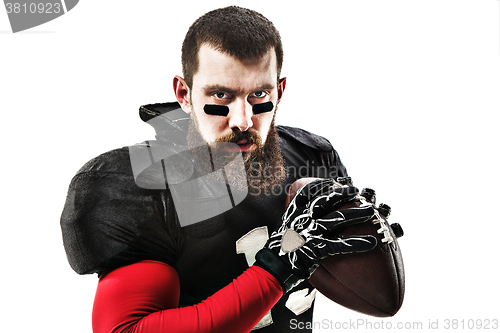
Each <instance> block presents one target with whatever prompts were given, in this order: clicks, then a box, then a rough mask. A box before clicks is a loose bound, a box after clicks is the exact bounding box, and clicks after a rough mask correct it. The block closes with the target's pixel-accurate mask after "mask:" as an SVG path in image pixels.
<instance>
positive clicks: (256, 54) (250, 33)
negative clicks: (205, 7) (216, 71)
mask: <svg viewBox="0 0 500 333" xmlns="http://www.w3.org/2000/svg"><path fill="white" fill-rule="evenodd" d="M202 44H208V45H210V46H212V47H213V48H215V49H216V50H218V51H220V52H223V53H227V54H229V55H231V56H233V57H236V58H237V59H239V60H242V61H243V60H252V59H259V58H261V57H262V56H264V55H265V54H266V53H267V52H268V50H269V49H270V48H274V50H275V52H276V61H277V72H278V79H279V76H280V73H281V66H282V64H283V46H282V44H281V37H280V34H279V32H278V30H277V29H276V28H275V26H274V24H273V23H272V22H271V21H269V20H268V19H267V18H265V17H264V16H263V15H262V14H260V13H257V12H256V11H253V10H250V9H246V8H241V7H237V6H230V7H225V8H220V9H216V10H213V11H210V12H208V13H206V14H205V15H203V16H201V17H200V18H198V19H197V20H196V21H195V22H194V23H193V24H192V25H191V27H190V28H189V30H188V32H187V34H186V37H185V38H184V42H183V44H182V72H183V75H184V80H185V81H186V84H187V85H188V87H189V88H190V89H191V88H192V87H193V76H194V75H195V74H196V72H197V71H198V66H199V59H198V51H199V50H200V47H201V45H202Z"/></svg>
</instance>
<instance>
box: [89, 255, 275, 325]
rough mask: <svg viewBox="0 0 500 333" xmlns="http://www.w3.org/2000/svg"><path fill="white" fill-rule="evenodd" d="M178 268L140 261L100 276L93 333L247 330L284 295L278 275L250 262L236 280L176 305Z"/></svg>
mask: <svg viewBox="0 0 500 333" xmlns="http://www.w3.org/2000/svg"><path fill="white" fill-rule="evenodd" d="M179 293H180V286H179V278H178V275H177V272H176V270H175V269H174V268H173V267H172V266H169V265H167V264H165V263H161V262H158V261H141V262H138V263H136V264H132V265H129V266H124V267H121V268H118V269H116V270H114V271H111V272H109V273H107V274H104V275H102V276H101V278H100V279H99V284H98V286H97V291H96V296H95V300H94V309H93V313H92V326H93V331H94V333H110V332H117V333H125V332H127V333H131V332H134V333H161V332H189V333H192V332H249V331H250V330H251V329H252V328H253V327H254V326H255V325H256V324H257V323H258V322H259V320H260V319H261V318H262V317H264V315H265V314H266V313H267V312H268V311H269V310H270V309H271V308H272V307H273V305H274V304H275V303H276V302H277V301H278V300H279V299H280V297H281V296H282V295H283V290H282V288H281V286H280V284H279V283H278V282H277V281H276V279H275V278H274V277H273V276H272V275H271V274H270V273H268V272H267V271H266V270H264V269H262V268H260V267H256V266H252V267H250V268H248V269H247V270H246V271H245V272H244V273H243V274H241V275H240V276H239V277H238V278H236V279H235V280H233V282H232V283H230V284H229V285H227V286H226V287H224V288H223V289H221V290H219V291H218V292H216V293H215V294H213V295H212V296H211V297H209V298H207V299H206V300H204V301H203V302H201V303H199V304H195V305H193V306H189V307H184V308H178V302H179Z"/></svg>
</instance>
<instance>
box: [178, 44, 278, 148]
mask: <svg viewBox="0 0 500 333" xmlns="http://www.w3.org/2000/svg"><path fill="white" fill-rule="evenodd" d="M198 57H199V67H198V72H197V73H196V74H195V75H194V77H193V87H192V89H191V90H190V91H189V93H188V103H184V104H182V103H181V105H182V108H183V110H184V111H185V112H187V113H189V114H192V113H194V116H195V119H196V120H197V123H198V130H199V131H200V133H201V135H202V137H203V139H204V140H205V141H206V142H215V141H219V140H220V139H221V138H225V137H227V136H228V135H230V134H232V133H234V132H245V131H248V132H252V133H254V134H258V135H259V136H260V138H261V139H262V143H265V142H266V139H267V135H268V133H269V129H270V126H271V123H272V120H273V116H274V113H275V110H276V106H277V105H278V103H279V100H280V98H281V94H282V93H283V90H284V86H285V79H282V80H280V84H278V82H277V68H276V54H275V52H274V49H270V50H269V51H268V52H267V53H266V54H265V55H264V56H263V57H262V58H260V59H257V60H249V61H244V62H242V61H240V60H238V59H236V58H234V57H232V56H230V55H227V54H225V53H222V52H219V51H217V50H215V49H213V48H211V47H210V46H208V45H205V44H204V45H202V46H201V47H200V51H199V54H198ZM269 101H271V102H273V104H274V105H275V108H274V110H273V111H270V112H264V113H260V114H257V115H254V114H253V111H252V107H253V105H254V104H260V103H265V102H269ZM206 104H216V105H225V106H228V107H229V114H228V115H227V116H219V115H211V114H206V113H205V112H204V110H203V108H204V106H205V105H206ZM236 143H237V144H238V145H239V146H240V150H241V151H242V152H250V151H252V150H254V149H255V148H256V147H255V144H252V143H251V142H250V143H249V142H248V141H247V140H245V139H242V140H239V141H238V142H236Z"/></svg>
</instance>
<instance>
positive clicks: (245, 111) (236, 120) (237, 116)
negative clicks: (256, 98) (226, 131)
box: [228, 101, 253, 132]
mask: <svg viewBox="0 0 500 333" xmlns="http://www.w3.org/2000/svg"><path fill="white" fill-rule="evenodd" d="M234 103H235V105H233V106H232V107H231V108H230V111H229V115H228V116H229V127H230V128H232V129H233V128H238V129H239V130H240V131H242V132H245V131H247V130H248V129H249V128H250V127H252V126H253V122H252V116H253V111H252V105H251V104H250V103H248V102H247V101H235V102H234Z"/></svg>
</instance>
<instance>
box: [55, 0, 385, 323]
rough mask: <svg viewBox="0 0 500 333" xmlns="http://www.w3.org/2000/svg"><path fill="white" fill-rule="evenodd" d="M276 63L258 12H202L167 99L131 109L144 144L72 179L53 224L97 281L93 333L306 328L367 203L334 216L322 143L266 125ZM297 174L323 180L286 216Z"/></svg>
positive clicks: (331, 164) (344, 190)
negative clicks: (328, 260) (148, 133)
mask: <svg viewBox="0 0 500 333" xmlns="http://www.w3.org/2000/svg"><path fill="white" fill-rule="evenodd" d="M282 62H283V48H282V44H281V40H280V35H279V33H278V31H277V30H276V28H275V27H274V25H273V24H272V23H271V22H270V21H269V20H268V19H266V18H265V17H264V16H262V15H261V14H259V13H257V12H255V11H252V10H248V9H244V8H240V7H235V6H231V7H227V8H222V9H217V10H214V11H211V12H209V13H207V14H205V15H203V16H202V17H200V18H199V19H198V20H197V21H195V22H194V23H193V25H192V26H191V27H190V29H189V31H188V32H187V35H186V37H185V40H184V43H183V45H182V67H183V77H180V76H176V77H175V78H174V79H173V89H174V93H175V97H176V99H177V102H174V103H159V104H150V105H145V106H142V107H141V108H140V116H141V119H142V120H144V121H146V122H148V123H149V124H151V125H152V126H153V127H154V128H155V130H156V140H151V141H146V142H144V143H141V144H138V145H135V146H129V147H123V148H120V149H116V150H113V151H110V152H107V153H104V154H102V155H100V156H98V157H96V158H94V159H92V160H91V161H89V162H88V163H87V164H85V165H84V166H83V167H82V168H81V169H80V170H79V171H78V173H77V174H76V175H75V177H74V178H73V179H72V181H71V184H70V187H69V191H68V196H67V200H66V204H65V207H64V210H63V213H62V217H61V228H62V234H63V240H64V246H65V250H66V253H67V256H68V260H69V263H70V265H71V267H72V268H73V269H74V270H75V271H76V272H77V273H79V274H91V273H97V274H98V277H99V282H98V287H97V291H96V295H95V301H94V308H93V318H92V320H93V330H94V332H95V333H105V332H137V333H138V332H142V333H146V332H150V333H159V332H190V333H191V332H248V331H250V330H252V329H258V330H259V331H260V332H289V331H294V332H297V331H300V330H298V329H297V328H293V329H292V327H291V325H290V323H291V320H293V319H295V322H297V321H300V322H311V321H312V308H313V304H314V296H315V291H314V288H313V287H312V286H311V285H310V284H309V283H308V281H307V279H308V277H309V276H310V275H311V274H312V273H313V272H314V269H315V268H316V267H317V266H318V263H319V261H320V260H321V259H322V258H325V257H326V256H329V255H335V254H346V255H348V253H352V252H360V251H368V250H370V249H372V248H373V247H374V246H375V245H376V239H375V238H374V237H371V236H366V237H347V238H340V237H337V236H335V234H336V231H337V230H339V229H340V228H342V227H344V226H347V225H351V224H353V223H360V222H363V221H366V220H367V219H369V218H371V217H372V216H373V209H372V208H367V209H364V210H363V209H357V210H352V212H349V211H347V212H344V214H339V213H338V212H337V211H336V208H338V206H339V204H340V203H342V202H345V201H346V200H349V199H350V198H352V197H354V196H355V195H356V194H357V190H356V189H355V188H353V187H351V186H347V185H345V186H340V185H339V184H338V183H336V182H335V181H334V180H333V179H336V178H337V177H345V176H347V172H346V169H345V167H344V166H343V164H342V163H341V161H340V159H339V156H338V155H337V152H336V151H335V150H334V149H333V148H332V146H331V144H330V142H329V141H328V140H326V139H325V138H323V137H320V136H317V135H314V134H312V133H310V132H307V131H305V130H302V129H298V128H292V127H286V126H277V125H275V115H276V112H277V109H278V106H279V103H280V100H281V98H282V97H283V93H284V91H285V86H286V78H282V77H281V76H280V71H281V67H282ZM313 111H314V110H311V112H313ZM289 112H293V110H291V111H289ZM302 112H303V110H302ZM302 177H320V178H325V180H318V181H315V182H312V183H310V184H308V185H306V186H305V187H303V188H302V189H300V190H299V191H298V193H297V195H296V196H295V197H294V198H293V200H292V201H291V203H290V204H289V206H288V208H287V209H286V210H285V201H286V196H287V189H288V188H289V187H290V185H291V184H292V183H293V182H294V181H295V180H297V179H298V178H302ZM220 185H221V186H220ZM304 331H310V330H309V329H304Z"/></svg>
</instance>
